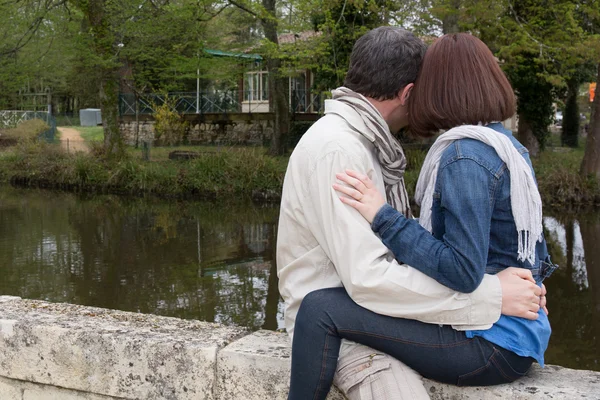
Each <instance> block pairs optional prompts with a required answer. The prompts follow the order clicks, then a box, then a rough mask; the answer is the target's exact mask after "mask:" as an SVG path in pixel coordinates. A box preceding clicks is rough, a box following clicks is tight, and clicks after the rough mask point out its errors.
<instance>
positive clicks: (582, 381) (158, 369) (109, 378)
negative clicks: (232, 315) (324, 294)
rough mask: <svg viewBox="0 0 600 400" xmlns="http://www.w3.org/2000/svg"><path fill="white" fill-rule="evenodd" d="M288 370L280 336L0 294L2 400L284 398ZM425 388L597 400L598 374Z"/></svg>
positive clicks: (551, 372)
mask: <svg viewBox="0 0 600 400" xmlns="http://www.w3.org/2000/svg"><path fill="white" fill-rule="evenodd" d="M289 371H290V344H289V339H288V337H287V335H285V334H281V333H276V332H270V331H258V332H254V333H250V332H248V331H246V330H245V329H243V328H237V327H227V326H222V325H218V324H212V323H206V322H199V321H185V320H180V319H176V318H168V317H159V316H155V315H143V314H136V313H128V312H120V311H112V310H106V309H101V308H94V307H84V306H77V305H72V304H54V303H47V302H42V301H33V300H21V299H20V298H17V297H7V296H4V297H2V296H0V399H2V400H79V399H90V400H108V399H143V400H154V399H167V400H170V399H173V400H179V399H181V400H188V399H190V400H191V399H208V400H213V399H215V400H217V399H219V400H220V399H223V400H225V399H227V400H230V399H241V400H265V399H285V398H286V394H287V389H288V376H289ZM424 384H425V387H426V388H427V390H428V391H429V393H430V395H431V398H432V399H498V398H510V399H583V398H585V399H588V400H589V399H600V373H598V372H591V371H577V370H571V369H567V368H561V367H556V366H547V367H546V368H545V369H543V370H542V369H540V368H533V369H532V371H531V372H530V373H529V375H528V376H527V377H525V378H523V379H521V380H520V381H518V382H516V383H514V384H511V385H501V386H495V387H487V388H483V387H481V388H458V387H454V386H450V385H443V384H440V383H437V382H433V381H429V380H425V381H424ZM328 398H329V399H337V400H343V396H342V395H341V394H339V392H337V391H336V390H333V391H332V393H330V395H329V397H328Z"/></svg>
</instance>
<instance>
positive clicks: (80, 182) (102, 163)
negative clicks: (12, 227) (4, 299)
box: [0, 143, 600, 210]
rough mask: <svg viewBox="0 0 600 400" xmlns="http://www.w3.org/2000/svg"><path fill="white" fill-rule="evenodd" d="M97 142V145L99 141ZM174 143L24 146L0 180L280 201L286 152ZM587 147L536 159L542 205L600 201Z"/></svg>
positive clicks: (412, 168) (412, 166) (411, 169)
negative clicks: (178, 154)
mask: <svg viewBox="0 0 600 400" xmlns="http://www.w3.org/2000/svg"><path fill="white" fill-rule="evenodd" d="M96 147H97V146H96ZM172 150H175V148H169V147H166V148H152V149H151V157H150V161H145V160H144V159H143V157H144V155H143V152H142V150H139V149H138V150H133V149H129V151H128V156H127V157H126V158H125V159H122V160H119V161H115V160H112V161H111V160H106V159H104V158H102V157H101V156H98V155H97V152H96V151H94V146H92V152H91V154H83V153H75V154H67V152H65V151H61V150H60V148H59V146H56V145H52V144H46V143H21V144H19V145H18V146H15V147H12V148H10V149H5V150H4V151H2V152H0V182H10V183H12V184H14V185H17V186H24V187H41V188H54V189H62V190H69V191H78V192H90V193H115V194H130V195H146V194H151V195H157V196H161V197H171V198H194V199H223V198H231V197H240V198H252V199H253V200H255V201H260V202H273V203H277V202H279V200H280V198H281V187H282V185H283V178H284V175H285V169H286V166H287V162H288V157H270V156H268V155H267V154H266V150H265V149H264V148H260V147H185V148H177V150H186V151H194V150H195V151H196V152H195V153H196V154H195V157H196V158H192V159H183V160H170V159H169V158H168V155H169V153H170V152H171V151H172ZM583 154H584V150H583V149H582V148H577V149H570V148H563V147H555V148H550V149H548V150H546V151H545V152H543V153H542V154H541V155H540V156H539V157H538V158H536V159H534V160H533V164H534V167H535V170H536V174H537V179H538V183H539V187H540V192H541V195H542V199H543V201H544V205H545V206H546V207H550V208H555V209H571V210H579V209H583V208H593V207H597V206H600V187H599V186H598V184H597V183H596V182H595V181H594V180H593V179H586V178H583V177H581V176H580V175H579V166H580V165H581V160H582V159H583ZM406 155H407V159H408V169H407V171H406V185H407V188H408V192H409V195H410V196H411V198H412V195H413V193H414V188H415V186H416V182H417V179H418V174H419V169H420V167H421V164H422V162H423V159H424V157H425V152H424V151H423V150H419V149H411V148H408V149H407V150H406Z"/></svg>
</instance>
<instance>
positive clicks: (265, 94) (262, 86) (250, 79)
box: [244, 71, 269, 101]
mask: <svg viewBox="0 0 600 400" xmlns="http://www.w3.org/2000/svg"><path fill="white" fill-rule="evenodd" d="M268 81H269V73H268V72H267V71H258V72H248V73H246V82H245V85H244V101H269V82H268Z"/></svg>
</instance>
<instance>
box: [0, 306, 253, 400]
mask: <svg viewBox="0 0 600 400" xmlns="http://www.w3.org/2000/svg"><path fill="white" fill-rule="evenodd" d="M0 299H2V298H1V297H0ZM0 301H1V304H0V376H3V377H5V378H10V379H17V380H20V381H26V382H33V383H38V384H44V385H52V386H57V387H62V388H67V389H73V390H78V391H81V392H87V393H93V394H97V395H104V396H113V397H119V398H127V399H144V400H146V399H148V400H150V399H176V400H179V399H214V393H213V388H214V386H215V369H216V360H217V352H218V350H219V349H220V348H222V347H224V346H225V345H226V344H228V343H229V342H231V341H233V340H235V339H237V338H238V337H240V336H243V335H244V334H246V333H247V332H246V330H244V329H241V328H235V327H224V326H221V325H218V324H211V323H205V322H199V321H184V320H180V319H176V318H167V317H159V316H155V315H143V314H136V313H127V312H120V311H112V310H106V309H101V308H94V307H83V306H77V305H72V304H53V303H47V302H41V301H32V300H20V299H15V298H11V299H7V298H4V299H2V300H0ZM0 398H2V396H0Z"/></svg>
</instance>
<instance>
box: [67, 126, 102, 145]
mask: <svg viewBox="0 0 600 400" xmlns="http://www.w3.org/2000/svg"><path fill="white" fill-rule="evenodd" d="M65 128H73V129H76V130H78V131H79V133H80V134H81V137H82V138H83V140H85V141H86V142H88V143H89V142H102V141H104V128H102V127H101V126H66V127H65Z"/></svg>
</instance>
